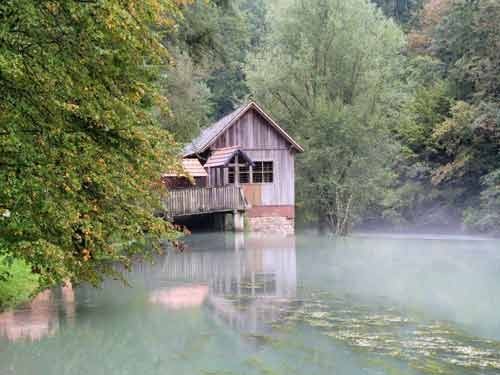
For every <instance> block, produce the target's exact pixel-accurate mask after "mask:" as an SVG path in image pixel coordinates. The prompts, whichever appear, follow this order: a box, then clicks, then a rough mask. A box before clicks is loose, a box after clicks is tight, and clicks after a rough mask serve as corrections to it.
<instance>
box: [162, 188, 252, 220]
mask: <svg viewBox="0 0 500 375" xmlns="http://www.w3.org/2000/svg"><path fill="white" fill-rule="evenodd" d="M247 205H248V204H247V201H246V199H245V196H244V194H243V191H242V189H241V188H239V187H237V186H234V185H226V186H221V187H211V188H188V189H178V190H171V191H170V192H169V195H168V197H167V198H166V199H165V201H164V207H165V210H166V213H167V215H168V216H170V217H175V216H187V215H199V214H205V213H212V212H226V211H234V210H238V211H242V210H245V209H246V208H247Z"/></svg>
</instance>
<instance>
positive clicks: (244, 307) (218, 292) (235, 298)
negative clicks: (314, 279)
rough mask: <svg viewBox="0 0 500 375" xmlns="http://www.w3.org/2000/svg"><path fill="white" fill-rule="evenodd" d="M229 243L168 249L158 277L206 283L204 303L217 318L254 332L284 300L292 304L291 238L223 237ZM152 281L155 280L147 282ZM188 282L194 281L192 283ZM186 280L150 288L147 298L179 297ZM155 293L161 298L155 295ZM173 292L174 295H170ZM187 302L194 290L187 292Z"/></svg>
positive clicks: (275, 315) (282, 309)
mask: <svg viewBox="0 0 500 375" xmlns="http://www.w3.org/2000/svg"><path fill="white" fill-rule="evenodd" d="M228 238H230V239H231V240H234V244H233V245H232V246H231V245H229V246H227V248H228V249H226V250H219V251H217V250H210V251H193V252H188V253H183V254H178V253H169V254H168V255H167V256H166V258H165V260H164V262H163V263H162V266H161V271H160V274H159V275H158V276H159V277H161V278H162V279H169V280H172V281H177V282H183V283H187V284H190V285H191V288H193V287H194V288H195V289H196V290H201V289H200V288H201V286H202V285H206V286H208V289H207V291H206V298H205V299H204V303H206V304H207V305H208V306H209V308H210V310H211V311H213V312H214V316H215V317H216V318H217V319H221V320H223V321H224V322H226V323H229V324H230V325H231V326H233V327H235V328H238V329H240V330H242V331H244V332H251V333H256V332H258V331H261V330H262V329H263V328H265V327H266V324H264V323H265V322H267V323H269V322H275V321H278V320H280V318H281V317H282V316H283V315H282V314H284V313H286V311H287V307H288V306H289V304H290V303H294V299H295V296H296V288H297V279H296V258H295V239H294V238H293V237H285V238H275V239H272V238H258V237H243V235H241V237H240V236H238V235H236V236H234V237H233V236H231V237H228ZM153 284H154V285H157V284H158V283H157V282H156V281H153ZM193 284H194V286H193ZM182 290H184V291H186V285H185V284H184V285H182V286H178V287H174V288H169V289H164V290H160V291H158V290H157V291H155V292H153V293H152V295H151V296H152V297H151V298H152V299H154V302H156V303H163V304H164V305H166V306H167V307H171V308H175V306H179V303H177V302H176V300H180V301H184V298H183V297H180V296H181V295H185V294H186V293H181V291H182ZM158 296H163V297H164V298H163V299H162V300H160V299H159V298H158ZM174 296H177V297H174ZM192 299H193V303H192V304H189V303H187V302H185V301H184V303H185V305H186V306H188V305H190V307H192V306H193V305H195V303H194V300H195V299H196V301H199V302H200V304H201V301H200V300H199V294H193V297H192Z"/></svg>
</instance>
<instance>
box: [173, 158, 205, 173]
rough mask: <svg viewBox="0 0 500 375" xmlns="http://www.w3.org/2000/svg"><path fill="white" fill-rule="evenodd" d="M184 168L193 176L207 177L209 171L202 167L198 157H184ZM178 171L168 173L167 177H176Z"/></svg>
mask: <svg viewBox="0 0 500 375" xmlns="http://www.w3.org/2000/svg"><path fill="white" fill-rule="evenodd" d="M182 168H183V169H184V171H185V172H186V174H188V175H190V176H191V177H207V176H208V174H207V171H206V170H205V169H204V168H203V167H202V165H201V163H200V161H199V160H198V159H182ZM178 175H179V174H178V173H167V174H165V175H164V176H165V177H176V176H178Z"/></svg>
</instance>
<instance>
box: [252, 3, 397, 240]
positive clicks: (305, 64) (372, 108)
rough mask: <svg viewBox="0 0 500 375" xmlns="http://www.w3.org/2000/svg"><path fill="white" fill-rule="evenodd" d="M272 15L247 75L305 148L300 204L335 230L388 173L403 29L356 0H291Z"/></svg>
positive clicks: (342, 229) (363, 206)
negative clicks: (391, 128)
mask: <svg viewBox="0 0 500 375" xmlns="http://www.w3.org/2000/svg"><path fill="white" fill-rule="evenodd" d="M273 21H274V22H273V28H272V29H271V31H270V34H269V37H268V39H267V40H266V42H265V45H264V47H263V48H262V49H261V51H260V52H259V53H257V54H255V55H254V56H253V58H252V59H251V60H250V63H249V65H248V67H247V75H248V81H249V85H250V87H251V88H252V92H253V94H254V95H255V97H256V98H257V99H258V101H259V102H262V103H264V104H265V106H266V108H268V109H269V110H270V111H271V113H273V115H274V116H276V117H277V118H278V119H279V120H280V122H281V123H282V124H283V125H285V126H286V127H287V129H288V130H290V131H291V133H292V134H294V135H295V136H296V137H297V139H298V140H299V142H301V143H302V144H303V145H304V146H305V148H306V150H307V151H306V153H305V154H304V156H303V157H302V158H300V159H299V160H300V161H299V165H298V172H297V175H298V199H299V205H301V207H302V210H303V212H304V214H305V215H306V216H307V218H308V219H309V220H311V221H319V222H320V223H321V222H322V223H326V224H328V225H329V227H330V228H331V229H332V230H334V231H336V232H337V233H340V234H345V233H347V232H348V231H349V229H350V227H351V225H352V223H353V221H354V220H355V219H356V218H358V217H359V216H362V215H363V213H366V211H367V209H368V207H369V206H370V205H371V204H372V203H373V202H374V201H375V200H376V199H377V197H379V196H380V195H379V193H381V191H382V190H383V187H384V186H386V184H387V183H388V181H390V180H391V171H390V170H389V169H388V165H389V163H390V160H391V154H393V151H394V143H393V142H392V141H391V139H390V133H389V127H390V124H391V123H393V122H394V121H396V117H397V108H398V106H399V100H398V98H397V92H398V86H399V84H400V82H399V75H398V72H399V69H400V67H401V55H400V50H401V48H402V46H403V43H404V39H403V34H402V32H401V31H400V30H399V29H398V27H397V26H396V25H395V24H394V23H393V22H391V21H390V20H387V19H386V18H385V17H384V16H383V15H382V13H381V12H379V11H378V10H377V9H376V8H375V7H374V6H373V5H371V4H369V3H368V2H366V1H364V0H356V1H350V2H345V1H340V0H315V1H312V2H311V1H296V2H292V3H290V4H289V5H288V7H286V8H285V9H284V10H282V9H281V10H279V13H277V14H275V15H273Z"/></svg>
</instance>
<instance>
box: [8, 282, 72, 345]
mask: <svg viewBox="0 0 500 375" xmlns="http://www.w3.org/2000/svg"><path fill="white" fill-rule="evenodd" d="M57 299H60V300H61V302H60V303H59V304H58V303H55V302H54V300H57ZM58 305H61V306H62V307H63V310H62V311H60V310H59V309H58ZM61 314H63V316H64V317H65V318H66V320H72V319H73V318H74V315H75V296H74V292H73V288H72V287H71V286H65V287H61V288H59V289H54V290H46V291H44V292H42V293H40V294H39V295H38V296H36V297H35V299H33V301H31V303H29V304H28V305H26V306H25V307H23V308H19V309H17V310H15V311H6V312H4V313H1V314H0V337H5V338H6V339H7V340H9V341H18V340H22V339H26V340H31V341H38V340H40V339H42V338H44V337H46V336H52V335H54V334H55V333H56V332H57V330H58V329H59V325H60V322H61Z"/></svg>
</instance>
